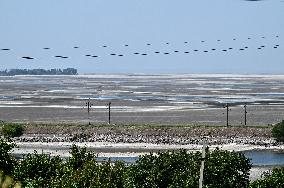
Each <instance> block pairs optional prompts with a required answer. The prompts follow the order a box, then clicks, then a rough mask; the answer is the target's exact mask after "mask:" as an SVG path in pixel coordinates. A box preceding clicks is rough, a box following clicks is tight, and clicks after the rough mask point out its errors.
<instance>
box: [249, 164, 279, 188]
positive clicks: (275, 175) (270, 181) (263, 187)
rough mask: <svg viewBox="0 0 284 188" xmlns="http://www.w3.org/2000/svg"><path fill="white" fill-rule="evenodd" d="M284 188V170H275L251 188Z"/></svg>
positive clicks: (252, 184) (255, 182)
mask: <svg viewBox="0 0 284 188" xmlns="http://www.w3.org/2000/svg"><path fill="white" fill-rule="evenodd" d="M272 187H273V188H283V187H284V168H276V169H273V170H272V172H271V173H267V174H264V178H263V179H260V180H256V181H254V182H253V183H251V185H250V188H272Z"/></svg>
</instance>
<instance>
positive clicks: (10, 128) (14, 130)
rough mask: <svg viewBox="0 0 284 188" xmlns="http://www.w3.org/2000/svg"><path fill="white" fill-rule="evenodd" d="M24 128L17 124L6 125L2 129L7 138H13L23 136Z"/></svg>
mask: <svg viewBox="0 0 284 188" xmlns="http://www.w3.org/2000/svg"><path fill="white" fill-rule="evenodd" d="M23 130H24V129H23V126H22V125H19V124H15V123H5V124H4V125H3V127H2V134H3V135H4V136H5V137H9V138H13V137H18V136H21V135H22V134H23Z"/></svg>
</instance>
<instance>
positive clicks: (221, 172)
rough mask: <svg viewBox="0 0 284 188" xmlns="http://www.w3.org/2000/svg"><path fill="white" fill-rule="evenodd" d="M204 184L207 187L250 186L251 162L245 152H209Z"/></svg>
mask: <svg viewBox="0 0 284 188" xmlns="http://www.w3.org/2000/svg"><path fill="white" fill-rule="evenodd" d="M206 155H207V160H206V161H205V170H204V172H205V176H204V184H205V185H206V187H212V188H214V187H228V188H229V187H248V185H249V171H250V169H251V166H252V165H251V163H250V160H249V159H248V158H246V157H245V156H244V154H243V153H236V152H229V151H221V150H219V149H216V150H214V151H212V152H207V154H206Z"/></svg>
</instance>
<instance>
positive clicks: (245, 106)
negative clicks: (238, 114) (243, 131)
mask: <svg viewBox="0 0 284 188" xmlns="http://www.w3.org/2000/svg"><path fill="white" fill-rule="evenodd" d="M244 108H245V126H246V125H247V113H248V112H247V104H245V105H244Z"/></svg>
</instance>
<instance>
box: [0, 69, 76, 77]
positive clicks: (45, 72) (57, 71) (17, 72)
mask: <svg viewBox="0 0 284 188" xmlns="http://www.w3.org/2000/svg"><path fill="white" fill-rule="evenodd" d="M77 74H78V72H77V69H74V68H66V69H10V70H7V69H6V70H3V71H0V76H15V75H77Z"/></svg>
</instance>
